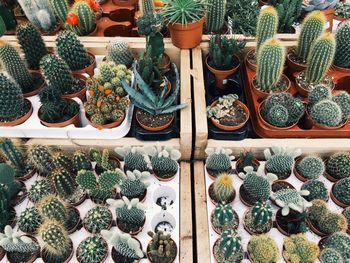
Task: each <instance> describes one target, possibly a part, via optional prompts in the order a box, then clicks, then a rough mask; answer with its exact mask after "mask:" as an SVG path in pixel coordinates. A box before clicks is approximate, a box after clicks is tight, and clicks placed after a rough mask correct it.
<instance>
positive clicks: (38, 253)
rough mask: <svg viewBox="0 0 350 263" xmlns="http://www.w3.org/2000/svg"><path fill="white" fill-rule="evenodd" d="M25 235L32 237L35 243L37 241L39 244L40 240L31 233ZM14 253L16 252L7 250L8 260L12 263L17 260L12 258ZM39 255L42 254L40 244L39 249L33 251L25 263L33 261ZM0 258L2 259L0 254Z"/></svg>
mask: <svg viewBox="0 0 350 263" xmlns="http://www.w3.org/2000/svg"><path fill="white" fill-rule="evenodd" d="M24 236H26V237H29V238H31V239H32V240H33V241H34V242H35V243H37V244H38V245H39V243H38V240H37V239H36V238H35V237H33V236H31V235H24ZM12 254H14V253H10V252H7V253H6V257H7V260H8V262H10V263H12V262H15V261H14V260H13V258H12ZM39 256H40V246H39V249H38V250H37V251H36V252H34V253H33V254H32V255H31V256H30V257H29V258H28V259H27V260H26V261H24V262H23V263H33V262H34V261H35V260H36V259H37V258H38V257H39ZM0 260H1V256H0Z"/></svg>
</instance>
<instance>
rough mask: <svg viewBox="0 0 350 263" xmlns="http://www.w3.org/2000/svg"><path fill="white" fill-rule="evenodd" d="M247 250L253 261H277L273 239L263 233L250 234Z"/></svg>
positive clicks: (257, 262)
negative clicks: (258, 234) (257, 234)
mask: <svg viewBox="0 0 350 263" xmlns="http://www.w3.org/2000/svg"><path fill="white" fill-rule="evenodd" d="M247 250H248V253H249V255H250V257H251V258H252V260H253V262H255V263H266V262H278V260H279V258H280V256H279V251H278V247H277V245H276V243H275V241H274V240H273V239H272V238H271V237H268V236H265V235H260V236H252V237H251V238H250V240H249V243H248V247H247Z"/></svg>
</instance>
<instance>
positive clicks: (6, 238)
mask: <svg viewBox="0 0 350 263" xmlns="http://www.w3.org/2000/svg"><path fill="white" fill-rule="evenodd" d="M0 246H1V247H2V248H3V249H4V250H5V251H6V252H8V253H12V252H14V253H33V252H36V251H37V250H38V249H40V247H39V245H38V244H37V243H36V242H34V241H33V239H31V238H30V237H27V236H20V234H19V233H17V232H14V231H13V229H12V227H11V226H9V225H7V226H6V227H5V230H4V233H0Z"/></svg>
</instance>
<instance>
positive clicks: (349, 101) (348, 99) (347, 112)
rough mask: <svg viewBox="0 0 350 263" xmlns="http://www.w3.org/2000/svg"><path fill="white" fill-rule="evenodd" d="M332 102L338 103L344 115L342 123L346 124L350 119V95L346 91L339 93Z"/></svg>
mask: <svg viewBox="0 0 350 263" xmlns="http://www.w3.org/2000/svg"><path fill="white" fill-rule="evenodd" d="M332 100H333V101H334V102H335V103H337V104H338V105H339V107H340V110H341V113H342V122H346V121H347V120H348V119H349V117H350V94H349V93H348V92H346V91H345V90H342V91H339V92H337V93H336V94H335V95H334V96H333V97H332Z"/></svg>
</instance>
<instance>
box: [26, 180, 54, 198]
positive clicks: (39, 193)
mask: <svg viewBox="0 0 350 263" xmlns="http://www.w3.org/2000/svg"><path fill="white" fill-rule="evenodd" d="M54 192H55V191H54V188H53V187H52V185H51V183H50V182H49V181H48V180H46V179H41V180H36V181H35V182H34V183H33V184H32V186H31V187H30V189H29V192H28V197H29V199H30V200H31V201H32V202H33V203H37V202H39V201H40V200H41V199H42V198H44V197H45V196H48V195H50V194H53V193H54Z"/></svg>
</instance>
